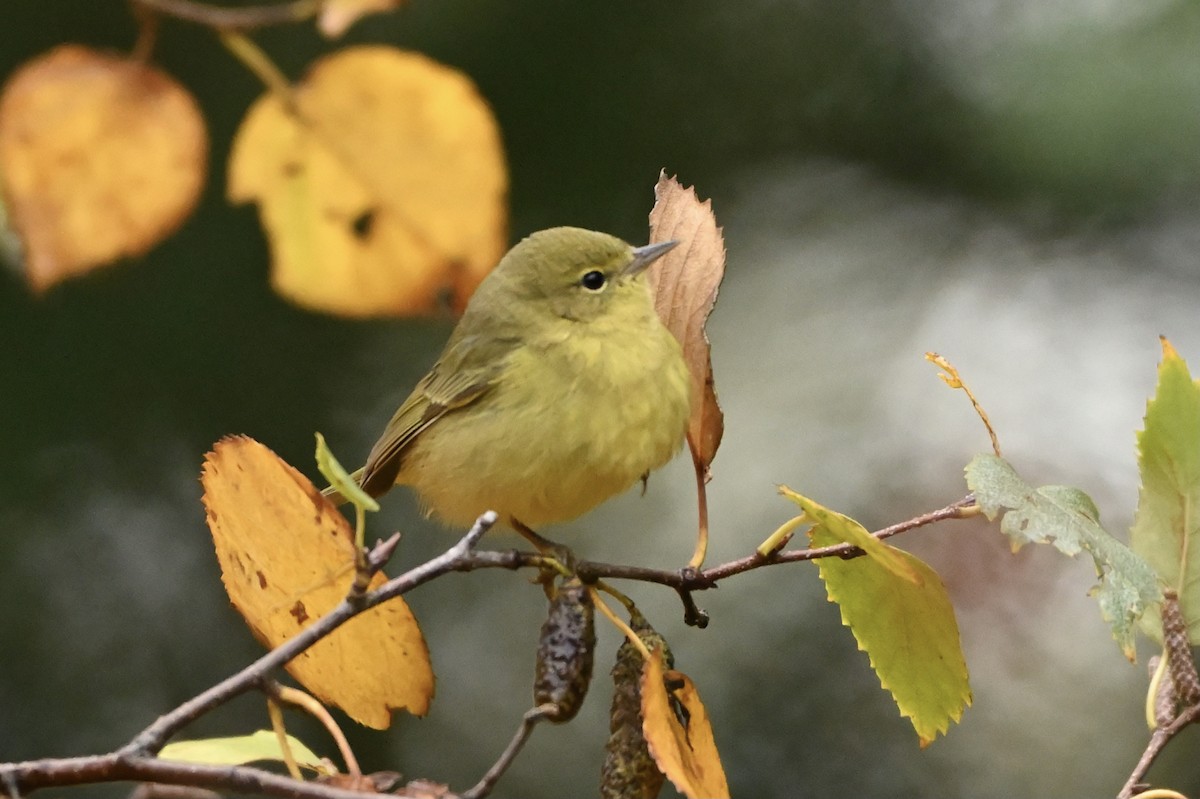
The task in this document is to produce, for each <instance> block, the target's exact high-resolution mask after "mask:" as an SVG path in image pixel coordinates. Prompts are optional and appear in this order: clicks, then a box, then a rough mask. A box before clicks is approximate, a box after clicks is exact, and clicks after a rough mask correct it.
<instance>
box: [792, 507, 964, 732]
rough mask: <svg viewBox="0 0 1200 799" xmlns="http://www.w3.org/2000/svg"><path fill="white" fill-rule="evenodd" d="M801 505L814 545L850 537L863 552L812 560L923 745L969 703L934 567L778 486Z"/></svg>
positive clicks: (954, 628)
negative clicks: (847, 556)
mask: <svg viewBox="0 0 1200 799" xmlns="http://www.w3.org/2000/svg"><path fill="white" fill-rule="evenodd" d="M780 492H781V493H782V494H784V496H786V497H788V498H789V499H791V500H792V501H793V502H795V503H796V504H797V505H799V506H800V507H801V508H803V509H804V515H805V517H806V518H807V520H808V521H809V522H810V523H811V524H812V528H811V529H810V530H809V531H808V535H809V538H810V540H811V542H812V544H813V546H831V545H834V544H839V543H842V542H847V543H851V544H853V545H855V546H857V547H859V548H861V549H862V550H863V551H864V552H866V553H867V557H862V558H853V559H851V560H843V559H841V558H836V557H830V558H820V559H818V560H817V561H816V563H817V568H818V569H819V570H820V572H821V579H822V580H824V581H825V590H826V591H827V592H828V594H829V601H830V602H834V603H836V604H837V605H838V607H839V609H840V610H841V614H842V623H843V624H845V625H846V626H847V627H849V628H850V631H851V632H853V633H854V638H855V640H857V641H858V648H859V649H861V650H863V651H864V652H866V653H867V657H868V658H870V661H871V668H873V669H874V670H875V673H876V675H878V677H879V682H880V684H882V685H883V687H884V688H885V689H886V690H888V691H889V692H891V694H892V698H893V699H895V700H896V705H897V706H898V707H899V708H900V715H902V716H905V717H907V718H908V719H909V720H910V721H911V722H912V725H913V729H915V730H916V732H917V737H918V738H919V739H920V742H921V746H922V747H924V746H927V745H928V744H930V743H932V742H933V740H934V739H935V738H936V737H937V736H938V734H939V733H941V734H944V733H945V732H946V731H947V730H948V729H949V728H950V722H951V721H955V722H957V721H958V720H959V719H961V718H962V713H963V710H964V708H966V706H967V705H969V704H971V686H970V684H969V681H968V679H967V664H966V661H965V660H964V658H963V654H962V645H961V644H960V643H959V637H958V624H957V623H956V622H955V620H954V608H953V607H952V606H951V604H950V597H949V596H947V594H946V588H945V586H943V585H942V580H941V578H940V577H938V575H937V572H935V571H934V570H933V569H931V568H930V567H929V566H928V565H927V564H925V563H924V562H922V561H921V560H920V559H918V558H916V557H914V556H912V555H910V554H909V553H907V552H904V551H902V550H899V549H896V548H895V547H893V546H889V545H888V544H886V543H884V542H883V541H880V540H879V539H877V538H875V537H874V536H873V535H871V534H870V533H869V532H867V531H866V530H865V529H864V528H863V526H862V525H860V524H859V523H858V522H856V521H854V520H853V519H851V518H849V517H846V516H843V515H842V514H840V513H837V512H835V511H831V510H829V509H828V508H825V507H822V506H821V505H818V504H817V503H816V502H813V501H812V500H810V499H808V498H806V497H802V496H800V495H799V494H796V493H795V492H793V491H791V490H789V489H787V488H784V487H781V488H780Z"/></svg>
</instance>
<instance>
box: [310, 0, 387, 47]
mask: <svg viewBox="0 0 1200 799" xmlns="http://www.w3.org/2000/svg"><path fill="white" fill-rule="evenodd" d="M403 3H404V0H325V2H323V3H322V4H321V13H320V14H319V15H318V17H317V28H318V29H319V30H320V31H321V33H322V34H324V35H325V36H328V37H329V38H331V39H336V38H337V37H339V36H341V35H342V34H343V33H345V32H346V31H347V30H348V29H349V28H350V26H351V25H353V24H354V23H355V22H358V20H359V19H361V18H362V17H365V16H367V15H368V14H381V13H383V12H385V11H391V10H392V9H396V8H399V7H400V6H401V5H403Z"/></svg>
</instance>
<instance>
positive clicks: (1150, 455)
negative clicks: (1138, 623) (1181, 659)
mask: <svg viewBox="0 0 1200 799" xmlns="http://www.w3.org/2000/svg"><path fill="white" fill-rule="evenodd" d="M1137 443H1138V469H1139V471H1140V474H1141V490H1140V492H1139V494H1138V508H1137V514H1136V515H1135V516H1134V521H1133V527H1132V529H1131V530H1130V533H1129V540H1130V544H1131V546H1132V547H1133V549H1134V551H1135V552H1137V553H1138V554H1139V555H1141V556H1142V557H1143V558H1145V559H1146V560H1147V561H1148V562H1149V563H1150V565H1151V566H1153V567H1154V570H1155V571H1156V572H1158V576H1159V578H1160V579H1161V580H1162V581H1163V582H1164V583H1165V584H1166V585H1168V586H1170V587H1171V588H1174V589H1175V591H1176V592H1177V593H1178V594H1179V604H1180V608H1181V609H1182V610H1183V617H1184V619H1186V620H1187V624H1188V634H1189V637H1190V638H1191V640H1192V641H1193V642H1200V386H1197V384H1196V382H1195V381H1193V380H1192V376H1191V374H1189V372H1188V368H1187V364H1186V363H1184V361H1183V359H1182V358H1180V357H1179V356H1178V355H1177V354H1176V353H1175V351H1174V350H1173V349H1171V348H1170V347H1169V345H1168V346H1165V347H1164V354H1163V360H1162V363H1161V364H1160V365H1159V369H1158V387H1157V389H1156V391H1155V395H1154V398H1153V399H1151V400H1150V401H1149V402H1148V403H1146V422H1145V428H1144V429H1143V430H1142V431H1140V432H1139V433H1138V437H1137ZM1142 626H1143V629H1144V630H1145V632H1146V633H1148V634H1149V635H1151V636H1152V637H1153V638H1155V639H1156V640H1161V636H1162V631H1161V629H1160V624H1159V622H1158V619H1157V618H1153V617H1151V616H1147V617H1146V618H1145V620H1144V621H1143V625H1142Z"/></svg>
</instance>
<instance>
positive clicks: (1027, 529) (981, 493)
mask: <svg viewBox="0 0 1200 799" xmlns="http://www.w3.org/2000/svg"><path fill="white" fill-rule="evenodd" d="M966 472H967V485H968V486H970V488H971V490H972V491H974V492H975V500H976V502H978V503H979V506H980V508H982V509H983V512H984V515H986V516H987V517H988V518H989V519H992V520H993V521H994V520H995V519H996V518H997V517H998V516H1000V515H1001V514H1003V518H1002V519H1001V521H1000V530H1001V532H1003V533H1005V534H1006V535H1008V537H1009V538H1011V539H1012V541H1013V549H1014V550H1016V549H1019V548H1020V547H1021V546H1022V545H1024V544H1027V543H1035V544H1053V545H1054V546H1055V547H1057V548H1058V550H1059V551H1061V552H1062V553H1064V554H1066V555H1070V556H1072V557H1074V556H1075V555H1078V554H1079V553H1080V552H1081V551H1083V550H1086V551H1087V552H1088V553H1089V554H1091V556H1092V560H1093V561H1095V564H1096V573H1097V575H1098V576H1099V578H1100V582H1099V583H1098V584H1097V585H1096V587H1095V588H1093V589H1092V593H1093V595H1094V596H1095V597H1096V599H1097V601H1098V602H1099V603H1100V613H1101V615H1103V617H1104V619H1105V621H1107V622H1108V623H1109V625H1111V626H1112V630H1113V638H1115V639H1116V641H1117V644H1119V645H1120V647H1121V651H1123V652H1124V653H1125V657H1127V658H1129V659H1130V660H1133V658H1134V650H1133V632H1134V624H1135V623H1136V622H1137V620H1138V619H1139V618H1141V616H1142V614H1143V613H1145V612H1146V610H1147V608H1149V607H1150V606H1152V605H1153V604H1154V603H1156V602H1158V601H1159V599H1160V598H1161V597H1162V589H1161V587H1160V586H1159V584H1158V579H1157V577H1156V576H1155V574H1154V570H1153V569H1152V568H1151V567H1150V564H1148V563H1147V562H1146V561H1144V560H1143V559H1142V558H1140V557H1138V555H1137V554H1135V553H1134V551H1133V550H1131V549H1130V548H1129V547H1127V546H1125V545H1124V544H1122V543H1121V542H1120V541H1118V540H1117V539H1116V538H1113V536H1112V535H1111V534H1110V533H1109V532H1108V531H1106V530H1105V529H1104V528H1103V527H1101V526H1100V514H1099V512H1098V511H1097V510H1096V505H1095V503H1094V502H1092V500H1091V498H1090V497H1088V495H1087V494H1085V493H1083V492H1082V491H1080V490H1079V489H1077V488H1070V487H1068V486H1042V487H1041V488H1037V489H1034V488H1032V487H1031V486H1030V485H1029V484H1028V483H1026V482H1025V481H1024V480H1022V479H1021V478H1020V477H1019V476H1018V475H1017V473H1016V471H1015V470H1014V469H1013V468H1012V466H1010V465H1009V464H1008V462H1007V461H1005V460H1003V459H1002V458H998V457H996V456H995V455H991V454H986V455H977V456H975V458H974V459H973V460H972V461H971V462H970V463H969V464H967V469H966Z"/></svg>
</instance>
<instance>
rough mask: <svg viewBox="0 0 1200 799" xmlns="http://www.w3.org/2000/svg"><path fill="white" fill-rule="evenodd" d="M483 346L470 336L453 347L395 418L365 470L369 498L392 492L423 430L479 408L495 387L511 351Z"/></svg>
mask: <svg viewBox="0 0 1200 799" xmlns="http://www.w3.org/2000/svg"><path fill="white" fill-rule="evenodd" d="M494 343H495V342H493V344H494ZM478 344H479V342H477V341H475V340H474V338H473V337H469V336H468V337H464V338H462V339H460V340H458V341H456V342H451V345H450V346H449V347H448V348H447V349H446V351H445V352H444V353H442V357H441V358H440V359H439V360H438V362H437V363H436V364H434V366H433V368H432V369H430V370H429V374H427V375H425V377H423V378H421V381H420V382H419V383H417V386H416V388H414V389H413V392H412V394H410V395H409V397H408V399H406V400H405V401H404V404H403V405H401V406H400V409H399V410H397V411H396V413H395V415H393V416H392V420H391V421H390V422H388V426H387V429H385V430H384V432H383V435H382V436H381V437H380V439H379V441H378V442H376V444H375V446H374V447H373V448H372V449H371V454H370V455H368V456H367V463H366V465H365V466H363V469H362V476H361V477H360V479H359V484H360V485H361V486H362V487H363V489H364V490H365V491H366V492H367V493H368V494H370V495H371V496H379V495H380V494H382V493H384V492H385V491H387V490H388V489H389V488H391V487H392V485H393V484H394V483H395V482H396V476H397V475H398V474H399V473H400V467H401V466H402V465H403V463H404V456H405V451H406V450H407V449H408V447H409V445H411V444H412V442H413V441H415V440H416V439H417V437H418V436H419V435H420V434H421V433H422V432H423V431H424V430H426V429H428V428H429V426H430V425H432V424H434V423H435V422H437V420H438V419H441V418H442V417H443V416H445V415H446V414H447V413H450V412H451V411H454V410H456V409H459V408H463V407H465V406H467V405H470V404H471V403H473V402H475V401H476V400H477V399H479V398H480V397H482V396H483V395H484V394H486V393H487V392H488V390H489V389H490V388H491V387H492V386H493V385H495V382H496V380H497V378H498V377H499V375H500V374H501V372H502V371H503V367H504V361H505V360H506V358H507V355H508V353H509V352H511V348H508V347H500V348H496V347H494V346H493V347H488V348H486V349H487V350H488V351H487V352H486V353H484V352H483V351H482V349H483V348H480V347H479V346H478ZM481 356H486V357H481Z"/></svg>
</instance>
